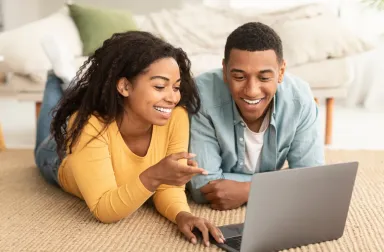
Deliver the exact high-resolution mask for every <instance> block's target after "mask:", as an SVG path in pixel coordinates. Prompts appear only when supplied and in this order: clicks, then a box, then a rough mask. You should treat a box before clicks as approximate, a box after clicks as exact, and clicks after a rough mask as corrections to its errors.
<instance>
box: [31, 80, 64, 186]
mask: <svg viewBox="0 0 384 252" xmlns="http://www.w3.org/2000/svg"><path fill="white" fill-rule="evenodd" d="M61 83H62V81H61V80H60V79H59V78H57V77H56V76H55V75H54V74H53V73H49V74H48V79H47V83H46V85H45V90H44V96H43V102H42V104H41V109H40V114H39V118H38V119H37V130H36V145H35V162H36V165H37V167H38V168H39V170H40V173H41V175H42V176H43V177H44V179H45V180H46V181H47V182H49V183H50V184H54V185H59V182H58V177H57V174H58V168H59V166H60V163H61V160H60V158H59V155H58V154H57V152H56V146H57V144H56V141H55V139H53V138H52V137H51V134H50V127H51V122H52V109H53V108H54V107H55V106H56V105H57V103H58V102H59V100H60V99H61V97H62V96H63V90H62V89H61Z"/></svg>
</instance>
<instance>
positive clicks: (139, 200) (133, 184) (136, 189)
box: [58, 107, 190, 223]
mask: <svg viewBox="0 0 384 252" xmlns="http://www.w3.org/2000/svg"><path fill="white" fill-rule="evenodd" d="M102 128H103V124H102V122H100V121H99V120H98V118H97V117H95V116H91V117H90V119H89V120H88V123H87V124H86V126H85V127H84V129H83V131H82V133H81V135H80V137H79V139H78V141H77V143H76V145H75V146H74V148H73V150H72V151H73V152H72V154H69V155H68V156H67V157H66V158H65V159H64V160H63V162H62V164H61V165H60V167H59V172H58V173H59V174H58V176H59V183H60V186H61V187H62V188H63V189H64V190H65V191H67V192H69V193H71V194H73V195H75V196H77V197H79V198H81V199H84V200H85V202H86V203H87V205H88V207H89V209H90V210H91V212H92V213H93V215H94V216H95V217H96V218H97V219H98V220H100V221H101V222H104V223H110V222H115V221H118V220H121V219H123V218H124V217H127V216H129V215H130V214H132V213H133V212H134V211H136V210H137V209H138V208H139V207H140V206H141V205H142V204H143V203H144V202H145V201H146V200H147V199H148V198H149V197H151V196H152V194H154V197H153V201H154V204H155V206H156V208H157V210H158V211H159V212H160V213H161V214H162V215H163V216H165V217H166V218H168V219H169V220H171V221H172V222H175V218H176V215H177V214H178V213H179V212H181V211H186V212H190V209H189V206H188V203H187V199H186V196H185V191H184V190H185V186H181V187H177V186H169V185H161V186H160V187H159V188H158V189H157V190H156V191H155V192H154V193H152V192H150V191H148V190H147V189H146V188H145V186H144V185H143V183H142V182H141V180H140V178H139V175H140V174H141V173H142V172H143V171H144V170H146V169H147V168H149V167H150V166H152V165H154V164H156V163H158V162H159V161H160V160H161V159H163V158H164V157H166V156H168V155H170V154H172V153H177V152H181V151H188V141H189V119H188V114H187V112H186V111H185V110H184V109H183V108H181V107H177V108H175V109H174V111H173V112H172V116H171V118H170V120H169V121H168V123H167V125H165V126H156V125H154V126H153V129H152V139H151V143H150V146H149V149H148V152H147V154H146V156H144V157H140V156H137V155H135V154H134V153H133V152H131V151H130V149H129V148H128V146H127V145H126V144H125V142H124V140H123V138H122V136H121V134H120V133H119V130H118V126H117V123H116V122H113V123H112V124H110V125H109V126H108V127H107V129H106V130H105V131H104V132H102V134H101V135H99V136H98V137H97V138H95V139H93V138H94V137H95V136H97V135H98V134H99V132H101V131H102ZM91 139H93V140H92V141H91V142H89V141H90V140H91ZM88 142H89V143H88ZM87 143H88V144H87ZM180 162H183V163H186V160H182V161H180Z"/></svg>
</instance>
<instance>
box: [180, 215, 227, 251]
mask: <svg viewBox="0 0 384 252" xmlns="http://www.w3.org/2000/svg"><path fill="white" fill-rule="evenodd" d="M176 223H177V226H178V227H179V230H180V231H181V232H182V233H183V234H184V235H185V236H186V237H187V239H188V240H189V241H190V242H191V243H193V244H196V243H197V239H196V236H195V235H194V234H193V233H192V230H193V229H194V228H197V229H199V230H200V232H201V233H202V236H203V241H204V245H205V246H207V247H208V246H209V233H210V234H211V235H212V236H213V238H214V239H215V240H216V241H217V242H218V243H224V240H225V239H224V236H223V234H222V233H221V231H220V229H218V228H217V227H215V226H214V225H213V224H212V223H210V222H209V221H208V220H206V219H204V218H200V217H196V216H193V215H192V214H190V213H188V212H180V213H179V214H178V215H177V216H176Z"/></svg>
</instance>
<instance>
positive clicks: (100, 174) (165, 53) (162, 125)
mask: <svg viewBox="0 0 384 252" xmlns="http://www.w3.org/2000/svg"><path fill="white" fill-rule="evenodd" d="M85 68H87V69H86V70H85V72H84V73H82V71H83V70H84V69H85ZM72 83H73V84H71V86H70V88H69V89H67V90H66V92H65V93H64V95H63V97H62V98H61V96H62V90H61V87H60V84H61V80H60V79H58V78H57V77H55V76H53V75H51V76H49V79H48V81H47V86H46V89H45V93H44V98H43V104H42V108H41V113H40V116H39V120H38V131H37V142H36V149H35V159H36V163H37V165H38V167H39V169H40V171H41V173H42V175H43V177H44V178H45V179H46V180H47V181H49V182H51V183H54V184H57V185H58V186H60V187H61V188H62V189H63V190H65V191H66V192H68V193H70V194H73V195H75V196H77V197H79V198H81V199H84V200H85V202H86V204H87V206H88V207H89V209H90V211H91V212H92V214H93V215H94V216H95V217H96V218H97V219H98V220H100V221H101V222H104V223H111V222H116V221H119V220H121V219H123V218H124V217H127V216H129V215H130V214H132V213H133V212H134V211H136V210H137V209H138V208H139V207H140V206H141V205H142V204H143V203H144V202H145V201H146V200H148V199H149V198H150V197H151V196H152V195H153V201H154V204H155V206H156V208H157V210H158V211H159V212H160V213H161V214H162V215H163V216H165V217H166V218H168V219H169V220H170V221H172V222H175V223H176V224H177V225H178V228H179V229H180V231H181V232H182V233H184V235H185V236H186V237H187V238H188V239H189V241H191V242H192V243H196V237H195V236H194V235H193V233H192V232H191V230H193V229H194V228H198V229H199V230H200V231H201V232H202V233H203V237H204V238H203V239H204V243H205V245H206V246H209V233H211V235H212V236H213V237H214V238H215V240H216V241H217V242H221V243H222V242H223V236H222V234H221V232H220V230H219V229H217V228H216V227H214V226H213V225H212V224H211V223H209V222H208V221H207V220H205V219H202V218H199V217H196V216H193V215H192V214H191V213H190V209H189V207H188V204H187V200H186V196H185V192H184V185H185V184H186V183H187V182H188V181H189V180H190V179H191V178H192V176H194V175H196V174H206V172H205V170H203V169H201V168H198V167H197V164H196V163H195V162H194V161H192V160H188V159H190V158H192V157H194V155H193V154H189V153H187V149H188V140H189V120H188V113H187V111H188V112H189V113H192V114H193V113H196V112H197V111H198V110H199V107H200V99H199V97H198V93H197V89H196V87H195V84H194V81H193V79H192V76H191V74H190V61H189V59H188V58H187V56H186V54H185V53H184V52H183V51H182V50H181V49H177V48H174V47H173V46H172V45H170V44H168V43H166V42H164V41H162V40H161V39H159V38H157V37H155V36H153V35H151V34H150V33H147V32H139V31H131V32H126V33H120V34H115V35H113V36H112V37H111V38H110V39H108V40H106V41H105V42H104V44H103V45H102V47H101V48H99V49H98V50H96V52H95V53H94V55H92V56H90V57H89V59H88V60H87V61H86V62H85V63H84V64H83V66H82V67H81V68H80V70H79V72H78V73H77V76H76V77H75V79H74V81H73V82H72ZM59 99H60V101H59ZM56 103H58V105H57V107H56V110H55V114H54V117H53V120H52V118H51V117H50V116H49V111H50V110H51V109H52V108H53V107H54V106H55V105H56ZM51 120H52V122H51ZM49 128H51V134H52V136H53V138H51V137H50V132H49ZM187 160H188V161H187Z"/></svg>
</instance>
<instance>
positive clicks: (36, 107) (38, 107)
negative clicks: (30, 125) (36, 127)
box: [35, 102, 41, 121]
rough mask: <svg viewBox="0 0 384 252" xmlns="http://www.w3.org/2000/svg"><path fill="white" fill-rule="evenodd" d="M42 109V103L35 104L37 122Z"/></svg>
mask: <svg viewBox="0 0 384 252" xmlns="http://www.w3.org/2000/svg"><path fill="white" fill-rule="evenodd" d="M40 108H41V102H36V103H35V109H36V112H35V113H36V121H37V118H39V114H40Z"/></svg>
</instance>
